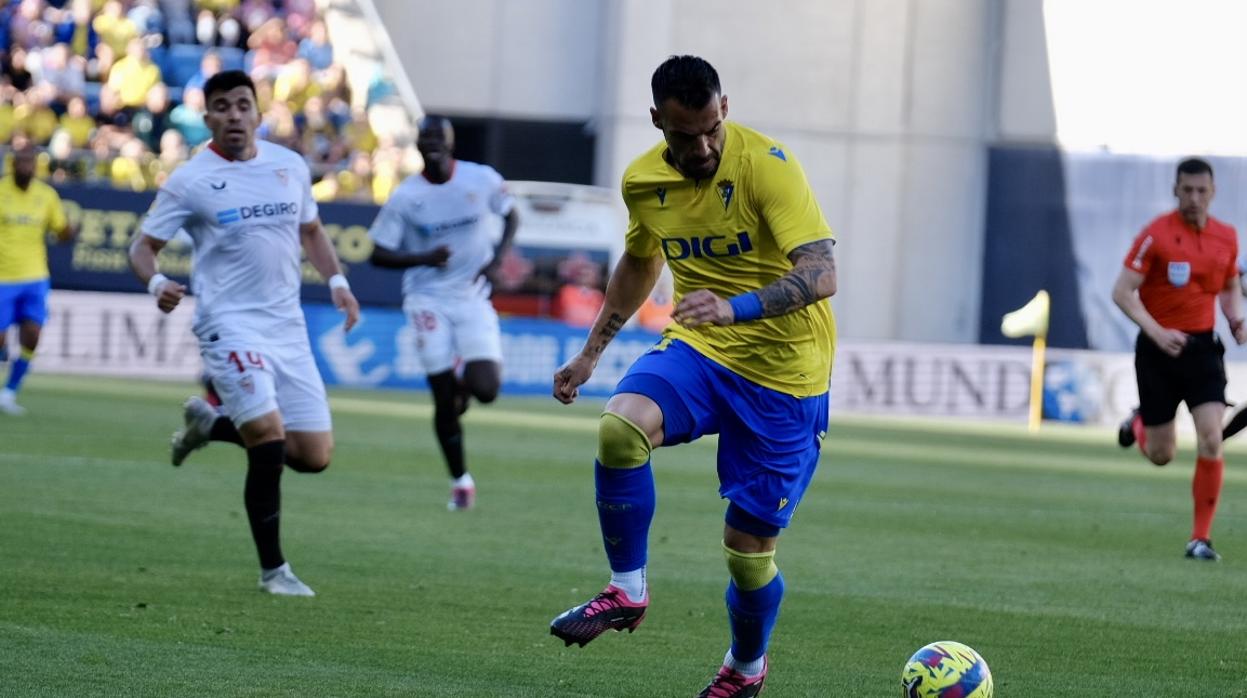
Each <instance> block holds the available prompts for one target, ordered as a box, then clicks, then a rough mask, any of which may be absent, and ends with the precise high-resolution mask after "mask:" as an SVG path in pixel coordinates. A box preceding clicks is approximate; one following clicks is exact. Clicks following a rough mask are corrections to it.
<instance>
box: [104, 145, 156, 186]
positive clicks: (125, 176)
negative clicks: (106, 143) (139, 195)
mask: <svg viewBox="0 0 1247 698" xmlns="http://www.w3.org/2000/svg"><path fill="white" fill-rule="evenodd" d="M147 157H148V155H147V151H146V149H145V148H144V147H143V141H140V140H139V139H137V138H130V139H129V140H127V141H125V142H124V144H123V145H122V146H121V152H120V155H119V157H116V158H113V161H112V164H111V166H110V167H109V176H108V179H109V182H110V183H111V184H112V185H113V186H114V187H115V188H117V189H129V190H130V191H145V190H146V189H147V177H146V176H144V170H145V169H146V168H145V166H144V165H145V160H146V159H147Z"/></svg>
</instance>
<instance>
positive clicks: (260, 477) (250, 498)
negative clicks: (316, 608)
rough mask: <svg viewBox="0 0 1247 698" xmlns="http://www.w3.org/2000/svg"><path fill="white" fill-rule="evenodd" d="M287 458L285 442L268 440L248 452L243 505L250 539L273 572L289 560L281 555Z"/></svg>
mask: <svg viewBox="0 0 1247 698" xmlns="http://www.w3.org/2000/svg"><path fill="white" fill-rule="evenodd" d="M285 455H286V442H285V441H284V440H280V439H279V440H277V441H268V442H265V443H262V444H260V445H259V446H252V447H251V448H249V449H247V485H246V487H245V489H244V490H243V502H244V503H245V504H246V505H247V520H248V521H250V522H251V537H252V538H253V539H254V540H255V549H256V552H258V553H259V554H260V567H263V568H264V569H266V570H271V569H273V568H275V567H281V566H282V563H284V562H285V561H286V558H284V557H282V554H281V536H280V531H279V529H280V523H281V470H282V461H283V460H284V459H285Z"/></svg>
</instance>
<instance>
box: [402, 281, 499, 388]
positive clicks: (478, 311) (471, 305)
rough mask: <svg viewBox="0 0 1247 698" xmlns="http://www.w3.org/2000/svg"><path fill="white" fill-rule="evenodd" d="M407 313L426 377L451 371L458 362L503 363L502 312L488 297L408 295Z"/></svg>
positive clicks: (406, 301) (405, 307) (405, 310)
mask: <svg viewBox="0 0 1247 698" xmlns="http://www.w3.org/2000/svg"><path fill="white" fill-rule="evenodd" d="M403 312H404V313H406V314H407V319H408V321H409V322H410V323H411V326H412V327H413V328H414V329H415V330H416V354H418V355H419V356H420V362H421V363H422V364H423V365H424V372H425V373H426V374H428V375H435V374H438V373H444V372H446V371H449V370H451V369H452V368H454V366H455V360H456V359H460V360H462V361H464V362H465V363H466V362H469V361H494V362H497V363H502V331H501V330H500V329H499V327H498V312H497V311H495V310H494V306H493V304H492V303H490V302H489V299H488V298H480V299H463V300H460V299H455V300H453V301H447V300H445V299H436V298H431V297H425V296H408V297H407V299H406V300H405V301H404V302H403Z"/></svg>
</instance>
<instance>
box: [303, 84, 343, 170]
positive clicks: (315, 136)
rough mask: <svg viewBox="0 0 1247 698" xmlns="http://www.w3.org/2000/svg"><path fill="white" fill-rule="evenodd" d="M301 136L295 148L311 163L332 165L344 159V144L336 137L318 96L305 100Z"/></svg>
mask: <svg viewBox="0 0 1247 698" xmlns="http://www.w3.org/2000/svg"><path fill="white" fill-rule="evenodd" d="M302 122H303V123H302V132H303V138H302V143H301V147H299V148H296V150H299V151H300V152H302V153H303V157H305V158H307V160H308V162H310V163H312V164H313V165H316V164H322V165H333V164H336V163H338V162H340V161H342V160H344V159H346V145H345V144H344V143H343V142H342V141H341V139H339V138H338V131H337V129H335V128H334V126H333V122H331V121H330V120H329V115H328V114H326V113H325V109H324V103H323V102H321V99H320V97H312V98H311V99H309V100H307V104H306V105H304V108H303V119H302ZM296 123H297V122H296Z"/></svg>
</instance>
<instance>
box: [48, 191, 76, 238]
mask: <svg viewBox="0 0 1247 698" xmlns="http://www.w3.org/2000/svg"><path fill="white" fill-rule="evenodd" d="M51 207H52V209H51V211H50V213H51V216H50V217H49V220H48V230H50V231H51V232H52V234H53V235H55V236H56V241H57V242H69V241H70V240H73V239H74V238H76V237H78V226H76V225H74V224H73V223H71V222H70V220H69V216H66V215H65V204H63V203H62V202H61V197H60V196H54V197H53V200H52V203H51Z"/></svg>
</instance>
